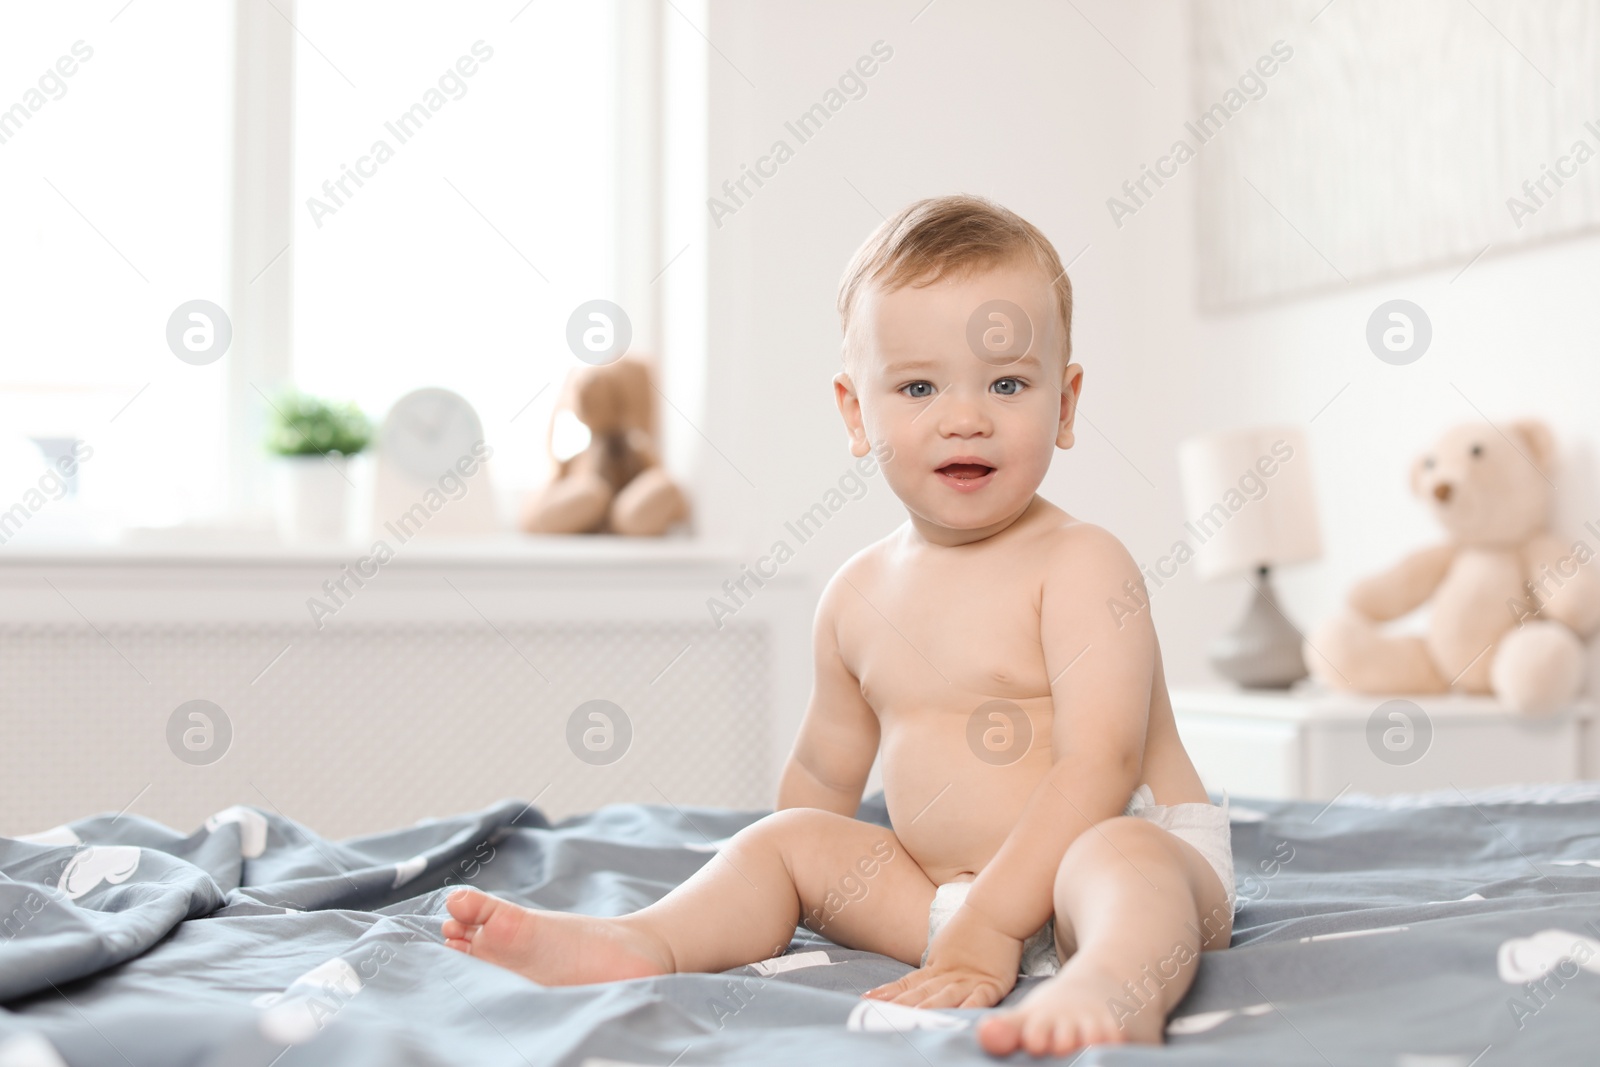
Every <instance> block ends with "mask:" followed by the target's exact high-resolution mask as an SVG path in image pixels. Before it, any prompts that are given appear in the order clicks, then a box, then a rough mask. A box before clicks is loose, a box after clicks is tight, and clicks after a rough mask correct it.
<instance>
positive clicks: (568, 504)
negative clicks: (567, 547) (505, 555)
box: [519, 356, 689, 536]
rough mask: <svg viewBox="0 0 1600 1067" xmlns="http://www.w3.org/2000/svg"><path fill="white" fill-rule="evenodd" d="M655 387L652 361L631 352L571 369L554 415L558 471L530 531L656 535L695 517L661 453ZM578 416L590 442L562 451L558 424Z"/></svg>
mask: <svg viewBox="0 0 1600 1067" xmlns="http://www.w3.org/2000/svg"><path fill="white" fill-rule="evenodd" d="M652 392H653V390H652V387H651V383H650V367H649V365H648V364H646V363H645V362H644V361H643V360H641V359H638V358H635V357H632V356H628V357H624V358H622V359H619V360H617V361H615V362H613V363H608V364H604V365H602V366H582V367H577V368H575V369H574V370H573V371H572V373H571V374H569V375H568V376H567V380H566V383H565V385H564V387H563V390H562V395H561V398H560V399H559V400H558V401H557V403H556V409H555V415H554V417H553V418H552V419H551V422H550V436H549V439H548V441H547V448H548V449H549V452H550V459H551V463H552V472H551V477H550V480H549V482H548V483H547V484H546V485H545V486H544V488H542V489H541V490H539V491H538V492H536V493H534V494H533V495H531V496H530V497H529V498H528V500H527V503H526V505H525V506H524V508H523V512H522V517H521V521H520V523H519V525H520V526H521V527H522V529H523V530H525V531H527V532H528V533H597V532H604V533H619V534H628V535H633V536H654V535H657V534H661V533H664V532H665V531H666V530H667V529H668V528H669V527H671V526H672V525H673V524H674V523H677V522H680V521H682V520H683V519H685V518H687V517H688V514H689V505H688V501H687V500H686V499H685V497H684V494H683V492H682V491H681V490H680V489H679V488H678V486H677V484H676V483H674V482H673V480H672V477H671V476H670V475H669V474H668V473H667V471H666V469H665V468H664V467H662V466H661V463H660V459H659V457H658V455H657V452H656V443H655V441H656V408H655V403H654V397H653V396H652V395H651V393H652ZM573 418H575V419H576V422H577V423H578V424H581V427H580V429H579V432H580V433H581V432H582V430H583V429H587V431H588V443H587V445H584V446H583V447H582V448H581V450H579V451H577V452H576V454H573V455H567V456H563V455H562V454H560V453H559V452H558V450H557V448H556V428H557V426H558V425H560V424H561V423H562V422H563V421H570V420H572V419H573Z"/></svg>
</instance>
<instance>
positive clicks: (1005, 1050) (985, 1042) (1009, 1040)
mask: <svg viewBox="0 0 1600 1067" xmlns="http://www.w3.org/2000/svg"><path fill="white" fill-rule="evenodd" d="M1021 1042H1022V1027H1021V1026H1020V1025H1019V1023H1018V1020H1017V1017H1016V1015H1015V1014H1014V1013H1012V1012H999V1011H995V1012H990V1013H989V1014H988V1015H985V1016H984V1017H983V1018H982V1019H980V1020H978V1044H980V1045H982V1046H983V1051H985V1052H987V1053H989V1054H990V1055H991V1056H1009V1055H1011V1054H1012V1053H1013V1052H1015V1051H1016V1050H1017V1046H1018V1045H1019V1044H1021Z"/></svg>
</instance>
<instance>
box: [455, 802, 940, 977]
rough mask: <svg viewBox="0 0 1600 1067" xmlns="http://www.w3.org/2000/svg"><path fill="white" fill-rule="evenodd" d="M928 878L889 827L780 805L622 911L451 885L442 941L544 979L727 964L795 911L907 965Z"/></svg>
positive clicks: (916, 953)
mask: <svg viewBox="0 0 1600 1067" xmlns="http://www.w3.org/2000/svg"><path fill="white" fill-rule="evenodd" d="M933 893H934V885H933V883H932V882H930V881H928V877H927V875H925V874H923V872H922V868H921V867H919V866H918V865H917V862H916V861H915V860H913V859H912V858H911V856H910V854H909V853H907V852H906V850H905V848H904V846H902V845H901V844H900V841H899V839H898V838H896V837H895V835H894V833H893V832H892V831H889V830H886V829H884V828H883V827H880V826H875V825H873V824H871V823H864V822H859V821H857V820H855V819H850V818H846V817H845V816H843V815H836V814H834V813H832V812H827V811H821V810H818V809H816V808H789V809H786V810H784V811H780V812H777V813H775V814H773V815H769V816H767V817H766V818H764V819H762V820H760V821H759V822H757V823H754V824H752V825H751V826H748V827H746V828H745V829H743V830H741V831H739V833H737V834H735V835H734V836H733V838H732V839H731V840H730V841H729V842H728V844H727V845H726V846H724V847H723V849H722V850H721V851H720V852H719V853H718V854H717V855H716V856H714V857H712V859H711V860H710V861H709V862H708V863H707V864H706V865H705V866H704V867H702V868H701V869H700V870H699V871H697V872H695V874H694V875H693V876H692V877H690V878H689V880H688V881H686V882H684V883H683V884H682V885H680V886H678V887H677V888H676V889H674V890H673V891H672V892H671V893H668V894H667V895H666V896H665V897H664V898H662V899H661V900H659V901H657V902H656V903H654V904H652V905H650V906H649V907H647V908H644V909H642V910H640V911H636V912H634V913H632V914H631V915H624V916H621V917H619V918H614V919H606V918H594V917H590V916H582V915H570V914H565V913H562V912H554V911H534V910H531V909H528V908H524V907H521V906H519V905H516V904H512V903H510V902H509V901H504V900H499V899H497V898H495V897H491V896H488V895H486V894H484V893H481V892H479V891H477V890H475V889H468V890H462V891H460V892H457V893H453V894H451V896H450V898H449V900H448V901H447V902H446V904H447V906H448V908H449V909H450V915H451V918H450V919H449V920H447V921H446V922H445V924H444V936H445V944H446V945H449V946H450V947H451V948H454V949H458V950H460V951H462V952H466V953H469V954H470V955H473V956H476V957H478V958H480V959H484V960H487V961H489V962H491V963H497V964H499V965H500V966H502V967H507V968H510V969H511V970H514V971H517V972H518V973H520V974H523V975H525V976H527V977H529V978H531V979H533V980H534V981H536V982H540V983H542V984H544V985H581V984H586V983H590V982H609V981H614V980H616V979H620V978H642V977H646V976H649V975H655V974H670V973H672V972H675V971H725V970H728V969H729V968H732V967H738V966H742V965H743V964H747V963H754V962H756V961H758V960H764V959H768V958H770V957H772V956H775V955H777V954H779V953H781V952H782V951H783V950H784V949H785V948H786V947H787V946H788V944H789V941H790V939H791V938H792V937H793V936H794V931H795V926H796V925H798V924H799V923H800V922H801V921H802V919H803V920H804V922H805V924H806V925H807V926H808V927H810V928H811V929H813V930H816V931H818V932H819V933H821V934H822V935H823V936H824V937H827V938H829V939H830V940H832V941H835V942H837V943H839V944H841V945H845V946H847V947H850V948H859V949H865V950H867V951H870V952H878V953H882V954H883V955H886V956H892V957H894V958H895V959H897V960H900V961H901V962H903V963H909V964H913V965H915V964H916V963H917V961H918V960H919V959H921V957H922V953H923V950H924V949H925V948H927V944H928V908H929V906H930V905H931V904H932V903H933Z"/></svg>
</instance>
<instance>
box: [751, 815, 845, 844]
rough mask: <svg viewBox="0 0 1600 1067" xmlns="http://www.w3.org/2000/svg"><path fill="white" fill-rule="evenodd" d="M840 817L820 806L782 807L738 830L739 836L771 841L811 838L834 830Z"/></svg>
mask: <svg viewBox="0 0 1600 1067" xmlns="http://www.w3.org/2000/svg"><path fill="white" fill-rule="evenodd" d="M842 818H843V816H840V815H835V814H834V813H833V812H831V811H823V810H822V809H821V808H784V809H783V810H782V811H775V812H773V813H772V814H771V815H765V816H763V817H761V818H760V819H757V820H756V821H755V822H753V823H751V824H750V825H749V826H747V827H745V828H744V829H743V830H741V831H739V836H740V837H746V836H748V837H750V838H753V839H756V840H760V841H771V842H788V841H804V840H811V839H814V838H817V837H820V836H822V835H825V834H827V833H828V832H829V830H830V829H833V830H835V831H836V830H837V828H838V822H839V820H840V819H842Z"/></svg>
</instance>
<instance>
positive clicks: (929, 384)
mask: <svg viewBox="0 0 1600 1067" xmlns="http://www.w3.org/2000/svg"><path fill="white" fill-rule="evenodd" d="M921 386H927V387H928V388H929V389H930V390H931V389H932V388H933V383H932V382H910V383H908V384H906V385H902V386H901V387H900V391H901V392H902V393H904V392H905V391H906V390H907V389H916V388H919V387H921ZM906 395H907V396H909V397H911V399H913V400H923V399H926V398H927V397H928V396H929V395H931V394H929V393H907V394H906Z"/></svg>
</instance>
